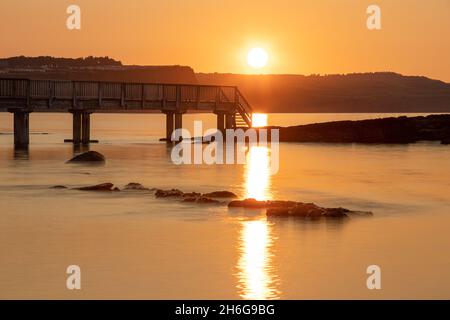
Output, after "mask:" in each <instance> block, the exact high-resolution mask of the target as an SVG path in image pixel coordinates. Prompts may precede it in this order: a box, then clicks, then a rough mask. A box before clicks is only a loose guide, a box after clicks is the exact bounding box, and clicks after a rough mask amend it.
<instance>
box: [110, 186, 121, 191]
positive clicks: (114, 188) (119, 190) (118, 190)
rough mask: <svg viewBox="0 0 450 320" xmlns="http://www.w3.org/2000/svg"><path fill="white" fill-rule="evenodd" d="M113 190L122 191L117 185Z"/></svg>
mask: <svg viewBox="0 0 450 320" xmlns="http://www.w3.org/2000/svg"><path fill="white" fill-rule="evenodd" d="M112 191H114V192H117V191H120V189H119V188H117V187H115V188H114V189H113V190H112Z"/></svg>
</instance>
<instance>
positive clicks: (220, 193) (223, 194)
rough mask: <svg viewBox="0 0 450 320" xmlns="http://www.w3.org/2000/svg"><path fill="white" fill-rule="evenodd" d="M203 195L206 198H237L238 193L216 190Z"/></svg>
mask: <svg viewBox="0 0 450 320" xmlns="http://www.w3.org/2000/svg"><path fill="white" fill-rule="evenodd" d="M203 196H204V197H206V198H230V199H231V198H233V199H235V198H237V195H236V194H234V193H233V192H230V191H214V192H210V193H205V194H204V195H203Z"/></svg>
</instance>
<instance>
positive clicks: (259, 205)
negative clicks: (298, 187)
mask: <svg viewBox="0 0 450 320" xmlns="http://www.w3.org/2000/svg"><path fill="white" fill-rule="evenodd" d="M296 204H297V202H294V201H281V200H273V201H272V200H268V201H260V200H256V199H245V200H234V201H231V202H230V203H229V204H228V206H229V207H231V208H249V209H268V208H291V207H293V206H295V205H296Z"/></svg>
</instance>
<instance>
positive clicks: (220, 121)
mask: <svg viewBox="0 0 450 320" xmlns="http://www.w3.org/2000/svg"><path fill="white" fill-rule="evenodd" d="M216 114H217V130H219V131H220V132H222V134H224V133H225V114H224V113H223V112H216Z"/></svg>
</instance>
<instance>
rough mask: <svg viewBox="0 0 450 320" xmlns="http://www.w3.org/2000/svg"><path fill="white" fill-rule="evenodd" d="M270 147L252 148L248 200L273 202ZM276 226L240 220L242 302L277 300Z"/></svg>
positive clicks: (240, 293) (248, 159)
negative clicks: (274, 255) (273, 231)
mask: <svg viewBox="0 0 450 320" xmlns="http://www.w3.org/2000/svg"><path fill="white" fill-rule="evenodd" d="M269 152H270V151H269V149H268V148H267V147H266V146H250V149H249V151H248V154H247V165H246V170H245V190H246V197H247V198H254V199H257V200H267V199H271V198H272V196H271V193H270V182H271V181H270V168H269V165H270V153H269ZM274 240H275V236H274V235H273V233H272V226H271V224H270V223H269V222H268V221H267V220H266V218H265V217H264V218H261V219H258V220H248V221H247V220H246V221H240V236H239V242H238V248H237V249H238V253H239V260H238V263H237V266H236V267H237V270H238V273H237V279H238V286H237V287H238V291H239V295H240V296H241V298H242V299H254V300H265V299H277V298H279V295H280V292H279V291H278V289H277V287H278V277H277V275H276V273H275V271H276V270H275V267H274V263H273V248H272V246H273V242H274Z"/></svg>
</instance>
